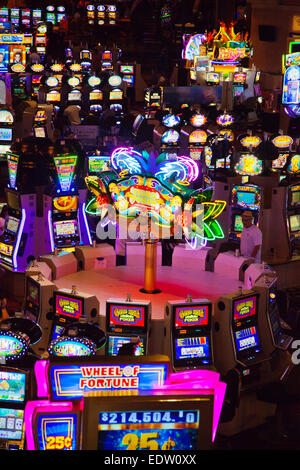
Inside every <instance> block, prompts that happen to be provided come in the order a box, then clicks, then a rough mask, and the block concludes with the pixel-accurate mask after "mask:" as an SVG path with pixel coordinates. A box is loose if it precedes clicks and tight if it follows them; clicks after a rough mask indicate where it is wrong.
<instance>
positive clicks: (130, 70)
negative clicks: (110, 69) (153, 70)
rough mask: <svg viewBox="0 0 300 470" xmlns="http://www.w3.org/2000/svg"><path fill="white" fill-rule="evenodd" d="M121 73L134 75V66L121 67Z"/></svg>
mask: <svg viewBox="0 0 300 470" xmlns="http://www.w3.org/2000/svg"><path fill="white" fill-rule="evenodd" d="M120 73H124V74H128V75H132V74H134V65H120Z"/></svg>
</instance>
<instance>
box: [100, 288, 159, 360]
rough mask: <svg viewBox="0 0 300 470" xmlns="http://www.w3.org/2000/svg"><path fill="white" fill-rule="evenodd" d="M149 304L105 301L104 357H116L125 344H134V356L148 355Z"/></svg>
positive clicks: (144, 302)
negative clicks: (105, 337)
mask: <svg viewBox="0 0 300 470" xmlns="http://www.w3.org/2000/svg"><path fill="white" fill-rule="evenodd" d="M150 325H151V303H150V302H149V301H137V300H131V299H130V297H128V300H122V299H107V301H106V335H107V342H106V355H108V356H117V355H118V352H119V349H120V347H121V346H123V345H124V344H126V343H134V344H135V348H134V355H136V356H144V355H147V354H148V350H149V337H150Z"/></svg>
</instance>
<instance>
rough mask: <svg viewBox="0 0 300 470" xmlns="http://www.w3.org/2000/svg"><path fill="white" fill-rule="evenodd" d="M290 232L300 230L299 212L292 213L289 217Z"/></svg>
mask: <svg viewBox="0 0 300 470" xmlns="http://www.w3.org/2000/svg"><path fill="white" fill-rule="evenodd" d="M289 220H290V227H291V232H299V231H300V214H294V215H291V216H290V217H289Z"/></svg>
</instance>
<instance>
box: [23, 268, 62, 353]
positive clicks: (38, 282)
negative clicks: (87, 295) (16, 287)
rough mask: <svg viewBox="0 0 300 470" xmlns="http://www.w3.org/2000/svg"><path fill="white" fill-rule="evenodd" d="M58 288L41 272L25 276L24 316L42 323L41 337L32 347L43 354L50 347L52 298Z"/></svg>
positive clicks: (39, 323)
mask: <svg viewBox="0 0 300 470" xmlns="http://www.w3.org/2000/svg"><path fill="white" fill-rule="evenodd" d="M55 290H57V288H56V286H55V284H53V282H51V281H49V280H48V279H46V278H45V277H44V276H42V275H41V274H40V273H39V274H30V275H29V274H28V273H26V276H25V301H24V305H23V312H24V318H27V319H29V320H31V321H34V322H35V323H37V324H38V325H40V327H41V330H42V336H41V339H40V340H39V341H38V342H37V343H35V344H34V345H33V346H32V347H31V349H32V350H33V351H34V352H35V353H36V354H37V355H39V356H41V355H42V354H43V353H44V352H45V351H47V349H48V345H49V341H50V334H51V329H52V317H53V314H52V300H53V294H54V291H55Z"/></svg>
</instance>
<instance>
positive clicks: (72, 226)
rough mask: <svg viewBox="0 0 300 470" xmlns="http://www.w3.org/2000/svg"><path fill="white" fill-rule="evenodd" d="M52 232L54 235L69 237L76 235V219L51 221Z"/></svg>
mask: <svg viewBox="0 0 300 470" xmlns="http://www.w3.org/2000/svg"><path fill="white" fill-rule="evenodd" d="M53 228H54V233H55V236H56V237H66V238H67V237H70V236H72V235H77V233H78V226H77V220H60V221H58V222H54V223H53Z"/></svg>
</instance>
